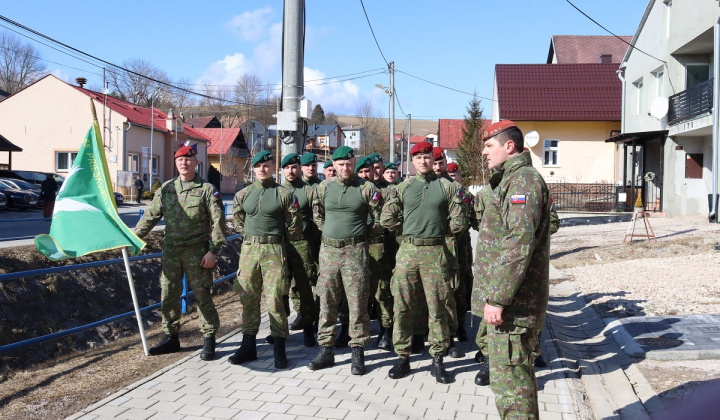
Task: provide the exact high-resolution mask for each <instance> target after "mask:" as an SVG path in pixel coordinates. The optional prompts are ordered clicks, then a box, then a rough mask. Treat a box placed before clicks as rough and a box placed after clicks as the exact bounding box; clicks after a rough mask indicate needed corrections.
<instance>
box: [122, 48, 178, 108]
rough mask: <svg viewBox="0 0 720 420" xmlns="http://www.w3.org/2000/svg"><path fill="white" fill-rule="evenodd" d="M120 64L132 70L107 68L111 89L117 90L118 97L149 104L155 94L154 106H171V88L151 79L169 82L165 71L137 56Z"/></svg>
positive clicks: (144, 104) (136, 102)
mask: <svg viewBox="0 0 720 420" xmlns="http://www.w3.org/2000/svg"><path fill="white" fill-rule="evenodd" d="M122 65H123V67H124V68H126V69H128V70H131V71H132V72H128V71H125V70H123V69H120V68H113V69H110V70H109V74H110V86H111V89H112V90H114V91H115V92H117V94H118V95H119V97H121V98H124V99H125V100H127V101H129V102H132V103H135V104H138V105H143V106H150V105H151V104H152V98H153V95H155V106H156V107H158V108H170V107H172V106H173V104H172V101H171V97H172V92H171V89H170V88H168V87H167V86H165V85H162V84H159V83H157V82H155V81H153V80H151V79H154V80H158V81H160V82H164V83H170V78H169V77H168V75H167V73H165V72H164V71H162V70H160V69H158V68H157V67H155V66H154V65H153V64H151V63H150V62H148V61H146V60H141V59H137V58H134V59H130V60H125V61H124V62H123V64H122Z"/></svg>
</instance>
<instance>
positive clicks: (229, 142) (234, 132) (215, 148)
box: [195, 128, 247, 155]
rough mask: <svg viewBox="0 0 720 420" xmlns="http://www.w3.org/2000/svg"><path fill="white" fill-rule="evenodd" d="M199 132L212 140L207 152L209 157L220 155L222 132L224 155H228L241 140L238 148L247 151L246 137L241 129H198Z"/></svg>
mask: <svg viewBox="0 0 720 420" xmlns="http://www.w3.org/2000/svg"><path fill="white" fill-rule="evenodd" d="M195 130H197V131H198V132H200V133H201V134H203V135H204V136H205V137H207V138H208V139H209V140H210V144H208V148H207V152H208V155H218V154H220V143H221V141H220V134H221V133H220V132H221V131H222V154H226V153H227V152H228V150H230V148H231V147H232V146H233V144H234V143H236V140H239V144H235V146H236V147H241V148H244V149H247V145H246V144H245V137H244V136H243V135H242V131H241V130H240V128H223V129H222V130H221V129H219V128H196V129H195Z"/></svg>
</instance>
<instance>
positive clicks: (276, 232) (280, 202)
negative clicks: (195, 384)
mask: <svg viewBox="0 0 720 420" xmlns="http://www.w3.org/2000/svg"><path fill="white" fill-rule="evenodd" d="M252 165H253V172H254V173H255V178H256V180H255V182H253V183H252V184H251V185H249V186H247V187H245V188H244V189H243V190H241V191H239V192H238V193H237V194H235V201H234V205H233V217H234V220H235V230H236V231H237V232H238V233H241V234H242V235H243V246H242V250H241V251H240V264H239V267H238V273H237V278H236V279H235V290H236V291H237V292H238V294H239V295H240V302H241V303H242V307H243V311H242V319H241V323H242V330H243V339H242V344H241V346H240V348H239V349H238V350H237V351H236V352H235V354H234V355H232V356H230V359H229V361H230V363H232V364H240V363H243V362H247V361H250V360H255V359H257V351H256V342H255V337H256V335H257V332H258V330H259V328H260V299H261V297H262V295H263V294H264V295H265V299H266V301H267V308H268V315H269V317H270V334H271V335H272V336H273V342H274V347H275V352H274V354H275V367H276V368H278V369H283V368H286V367H287V364H288V361H287V357H286V355H285V340H286V339H287V338H288V335H289V334H288V322H287V312H286V311H285V305H284V304H283V296H286V295H287V294H288V291H289V289H290V282H289V279H288V273H287V252H286V243H287V242H288V241H291V242H292V241H297V240H299V239H300V236H301V234H302V219H301V218H300V213H298V206H299V204H298V200H297V199H296V198H295V196H293V194H292V193H291V192H290V191H288V190H287V189H285V188H283V187H281V186H280V185H278V184H277V183H276V182H275V180H274V179H273V174H274V173H275V158H274V156H273V155H272V153H270V152H268V151H267V150H263V151H261V152H260V153H258V154H256V155H255V156H254V157H253V159H252Z"/></svg>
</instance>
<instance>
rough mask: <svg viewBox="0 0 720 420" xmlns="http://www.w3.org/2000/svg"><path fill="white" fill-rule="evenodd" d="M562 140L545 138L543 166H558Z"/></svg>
mask: <svg viewBox="0 0 720 420" xmlns="http://www.w3.org/2000/svg"><path fill="white" fill-rule="evenodd" d="M559 150H560V140H545V143H544V145H543V166H558V151H559Z"/></svg>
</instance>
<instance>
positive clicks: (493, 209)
mask: <svg viewBox="0 0 720 420" xmlns="http://www.w3.org/2000/svg"><path fill="white" fill-rule="evenodd" d="M482 139H483V141H484V143H485V144H484V148H483V155H485V156H486V158H487V162H488V167H489V168H491V169H493V170H494V171H495V172H499V173H501V174H502V175H501V178H500V180H499V181H498V180H497V178H496V179H495V180H493V183H492V184H491V185H490V187H491V188H492V191H491V192H490V196H489V197H488V199H487V203H486V206H485V209H484V211H483V214H482V219H481V220H480V226H479V228H480V229H479V238H478V244H477V249H476V259H475V277H476V278H477V279H478V280H479V281H478V286H479V287H480V288H482V290H481V291H480V293H479V294H480V295H481V296H483V297H485V305H484V308H483V318H484V320H485V322H486V323H487V343H488V345H487V347H488V359H489V360H488V364H489V370H490V387H491V389H492V391H493V393H494V394H495V405H496V407H497V409H498V412H499V413H500V417H501V418H503V419H505V418H527V419H537V418H538V417H539V409H538V401H537V380H536V378H535V372H534V370H533V368H532V359H531V358H532V350H533V348H534V347H535V344H536V341H537V339H538V331H537V330H538V328H539V327H541V326H542V319H543V317H544V316H545V311H546V310H547V304H548V295H549V281H548V273H549V259H550V203H549V193H548V189H547V186H546V185H545V181H544V180H543V178H542V176H541V175H540V173H539V172H538V171H537V170H535V169H534V168H533V167H532V160H531V158H530V154H529V152H527V151H523V135H522V132H521V131H520V129H518V128H517V127H516V126H515V124H514V123H513V122H512V121H507V120H506V121H500V122H497V123H494V124H492V125H491V126H490V127H488V128H487V129H486V131H485V132H484V133H483V136H482ZM480 279H483V280H484V282H481V281H480Z"/></svg>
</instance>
